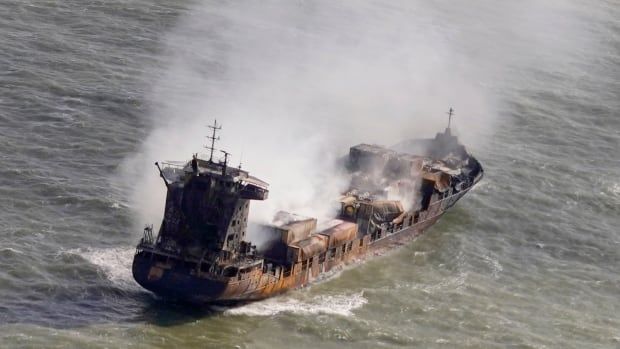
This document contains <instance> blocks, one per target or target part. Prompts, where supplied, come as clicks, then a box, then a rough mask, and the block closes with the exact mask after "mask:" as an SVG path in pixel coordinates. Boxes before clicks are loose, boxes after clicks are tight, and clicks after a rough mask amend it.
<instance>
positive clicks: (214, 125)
mask: <svg viewBox="0 0 620 349" xmlns="http://www.w3.org/2000/svg"><path fill="white" fill-rule="evenodd" d="M207 127H208V128H210V129H212V130H213V133H212V135H211V136H207V139H210V140H211V146H210V147H209V145H205V148H207V149H208V150H210V151H211V154H210V155H209V162H213V151H214V150H215V141H219V140H220V137H219V136H217V137H215V133H216V132H217V131H219V130H221V129H222V125H218V124H217V119H215V122H214V123H213V125H208V126H207Z"/></svg>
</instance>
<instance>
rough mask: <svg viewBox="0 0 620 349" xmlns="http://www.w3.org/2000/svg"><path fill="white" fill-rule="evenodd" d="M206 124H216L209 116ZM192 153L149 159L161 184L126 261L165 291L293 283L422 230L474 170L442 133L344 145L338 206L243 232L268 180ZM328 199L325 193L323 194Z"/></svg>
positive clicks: (242, 295)
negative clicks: (328, 217) (148, 222)
mask: <svg viewBox="0 0 620 349" xmlns="http://www.w3.org/2000/svg"><path fill="white" fill-rule="evenodd" d="M212 128H213V132H214V133H213V137H209V138H211V139H212V141H213V142H214V141H215V140H216V139H217V138H216V137H215V131H216V130H218V129H219V127H218V125H217V122H216V124H215V126H212ZM213 142H212V143H211V147H210V148H208V149H210V150H211V156H210V158H209V160H203V159H200V158H198V157H197V155H194V156H193V158H192V160H191V161H189V162H187V163H185V164H180V165H174V164H163V165H164V166H163V167H160V166H159V164H157V163H156V165H157V167H158V169H159V171H160V175H161V177H162V179H163V181H164V183H165V185H166V187H167V197H166V206H165V211H164V217H163V221H162V223H161V227H160V229H159V232H158V234H157V236H154V234H153V229H152V227H147V228H145V230H144V236H143V238H142V239H141V241H140V243H139V244H138V246H137V249H136V254H135V256H134V261H133V266H132V271H133V276H134V278H135V279H136V281H137V282H138V283H139V284H140V285H141V286H142V287H144V288H146V289H147V290H149V291H152V292H153V293H155V294H156V295H158V296H161V297H163V298H167V299H174V300H180V301H188V302H193V303H215V304H217V303H220V304H234V303H243V302H248V301H256V300H260V299H264V298H267V297H270V296H273V295H276V294H280V293H282V292H285V291H287V290H291V289H295V288H299V287H303V286H305V285H307V284H309V283H312V282H313V281H314V280H316V279H318V278H320V277H321V276H323V275H325V273H328V272H330V271H331V270H334V269H337V268H341V267H342V266H343V265H346V264H350V263H353V262H356V261H359V260H361V259H363V258H364V257H365V256H368V255H370V254H371V252H373V251H376V250H378V249H389V248H395V247H396V246H400V245H403V243H405V242H407V241H409V240H412V239H413V238H415V237H416V236H418V235H420V234H422V232H424V231H425V230H426V229H427V228H428V227H430V226H431V225H433V224H434V223H435V222H436V221H437V220H438V219H439V218H440V217H441V216H442V215H443V214H444V213H445V212H446V210H448V209H449V208H450V207H452V206H453V205H454V204H455V203H456V202H457V201H458V200H459V199H460V198H462V197H463V195H465V193H467V192H468V191H469V190H470V189H471V188H472V187H473V186H474V185H475V184H476V183H478V182H479V181H480V180H481V179H482V177H483V173H484V171H483V169H482V167H481V165H480V163H479V162H478V161H477V160H476V159H475V158H474V157H473V156H471V155H470V154H469V153H468V152H467V151H466V149H465V147H464V146H463V145H461V144H460V143H459V142H458V140H457V137H455V136H454V135H452V134H451V132H450V125H449V124H448V128H446V129H445V131H444V132H443V133H438V134H437V135H436V137H435V138H434V139H419V140H411V141H406V142H403V143H400V144H398V145H397V146H395V147H393V148H389V149H388V148H384V147H381V146H377V145H369V144H360V145H356V146H354V147H351V148H350V151H349V155H348V158H347V159H346V161H345V162H346V165H345V166H346V169H347V171H348V173H349V174H350V177H351V181H350V186H349V188H348V190H346V191H345V192H344V193H342V196H341V197H340V198H335V199H336V200H338V202H339V212H337V214H336V215H335V217H334V219H333V220H332V221H329V222H327V223H324V224H321V226H319V225H318V224H317V223H318V222H317V219H315V218H312V217H302V216H299V215H296V214H293V213H288V212H284V211H281V212H278V213H277V214H276V216H275V217H274V220H273V222H272V223H271V224H266V225H262V226H261V227H260V231H259V233H260V234H264V235H265V236H263V240H267V241H268V243H266V244H263V246H261V247H260V248H257V247H256V246H255V245H254V244H253V243H252V241H249V239H248V238H247V229H248V214H249V207H250V201H252V200H266V199H267V197H268V194H269V190H268V184H267V183H265V182H264V181H262V180H260V179H258V178H256V177H253V176H250V174H249V173H248V172H247V171H244V170H241V168H240V167H239V168H235V167H231V166H228V161H227V160H228V155H229V154H228V153H226V152H224V156H225V157H224V161H223V162H216V161H214V160H213V145H214V144H213ZM326 204H329V203H326Z"/></svg>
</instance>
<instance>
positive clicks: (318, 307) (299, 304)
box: [223, 292, 368, 317]
mask: <svg viewBox="0 0 620 349" xmlns="http://www.w3.org/2000/svg"><path fill="white" fill-rule="evenodd" d="M366 303H368V300H367V299H366V298H364V294H363V292H359V293H353V294H340V295H323V296H315V297H312V298H311V299H309V300H303V299H297V298H292V296H281V297H275V298H269V299H267V300H264V301H259V302H255V303H250V304H247V305H244V306H241V307H237V308H229V309H223V310H224V315H233V316H241V315H244V316H273V315H277V314H281V313H291V314H296V315H315V314H327V315H340V316H345V317H349V316H353V311H354V310H355V309H359V308H361V307H362V306H364V304H366Z"/></svg>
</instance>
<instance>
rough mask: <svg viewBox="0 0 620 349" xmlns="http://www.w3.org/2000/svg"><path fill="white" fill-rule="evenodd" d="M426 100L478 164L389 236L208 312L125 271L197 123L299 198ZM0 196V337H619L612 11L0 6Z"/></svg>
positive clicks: (418, 120) (601, 4)
mask: <svg viewBox="0 0 620 349" xmlns="http://www.w3.org/2000/svg"><path fill="white" fill-rule="evenodd" d="M449 107H453V108H455V110H456V116H455V117H454V119H453V120H452V123H453V130H454V131H455V132H456V133H457V134H458V135H459V137H460V138H461V140H462V142H463V143H464V144H465V145H466V146H467V147H468V150H469V151H470V152H472V153H473V154H474V155H475V156H476V157H477V158H478V159H479V160H480V162H481V163H482V165H483V166H484V168H485V170H486V177H485V178H484V180H483V182H482V183H481V184H480V185H479V186H478V187H477V188H475V189H474V190H473V191H472V192H470V193H469V194H468V195H467V196H466V197H465V198H464V199H462V200H461V201H460V202H459V203H458V204H457V205H456V207H454V208H453V209H452V210H451V211H449V212H448V213H447V214H446V215H445V216H444V217H443V218H442V219H441V220H440V222H439V223H438V224H436V225H435V226H433V227H432V228H431V229H430V230H429V231H427V232H426V234H425V235H423V236H422V237H420V238H419V239H417V240H416V241H414V242H413V243H411V244H410V245H407V246H404V247H402V248H400V249H398V250H396V251H393V252H391V253H388V254H385V255H381V256H375V257H373V258H371V259H369V260H367V261H366V262H365V263H363V264H362V265H359V266H357V267H351V268H347V269H345V270H343V271H341V272H340V273H338V274H337V275H333V276H332V277H331V278H330V279H329V280H327V281H324V282H322V283H319V284H316V285H313V286H311V287H308V288H305V289H301V290H297V291H293V292H290V293H288V294H286V295H283V296H280V297H276V298H272V299H269V300H266V301H263V302H258V303H254V304H249V305H246V306H241V307H238V308H231V309H229V308H213V307H204V308H197V307H187V306H184V305H181V304H174V303H169V302H165V301H163V300H160V299H157V298H156V297H154V296H153V295H152V294H150V293H148V292H146V291H145V290H143V289H141V288H140V287H139V286H138V285H137V284H136V283H135V282H134V281H133V278H132V276H131V270H130V268H131V261H132V257H133V253H134V247H135V245H136V244H137V243H138V241H139V239H140V238H141V235H142V232H141V229H142V227H143V226H144V225H145V224H154V225H155V227H156V229H157V226H158V224H159V222H160V220H161V207H162V205H163V195H165V194H164V186H163V183H161V182H160V179H159V178H158V176H157V172H156V170H155V168H154V167H153V166H152V163H153V162H154V161H158V160H187V159H190V158H191V154H192V152H199V151H202V150H203V149H202V148H201V147H202V146H203V145H204V142H205V138H204V136H206V135H207V128H206V127H205V126H206V125H207V124H209V123H211V122H212V121H213V119H214V118H217V119H218V121H219V122H221V123H222V124H223V125H224V129H223V130H222V133H221V137H222V147H223V146H227V147H229V148H230V149H232V152H233V156H236V158H233V160H234V161H235V162H242V163H243V166H244V168H246V169H249V170H250V171H251V172H252V174H254V175H256V176H258V177H260V178H263V179H265V180H267V181H268V182H270V184H271V195H270V199H269V202H272V203H273V205H279V206H281V208H287V207H288V208H293V209H299V210H303V209H306V210H311V209H312V208H313V207H314V206H316V205H314V203H313V202H312V201H313V198H315V197H316V196H317V194H320V192H322V191H323V188H331V187H332V184H333V183H332V182H334V181H335V180H332V179H331V178H330V171H329V169H326V168H327V167H328V166H326V165H325V163H328V162H329V160H331V159H333V158H334V157H336V156H340V155H344V154H346V153H347V149H348V148H347V147H348V146H350V145H353V144H354V143H359V142H372V143H379V144H385V145H391V144H395V143H397V142H399V141H401V140H402V139H406V138H408V137H417V136H422V137H427V136H433V134H434V132H437V131H441V130H442V129H443V128H444V127H445V124H446V122H447V117H446V115H445V112H446V111H447V110H448V108H449ZM326 191H327V192H329V191H328V190H326ZM0 198H1V199H0V347H2V348H175V347H178V348H619V347H620V275H619V270H620V3H618V2H617V1H616V0H593V1H578V0H545V1H542V0H541V1H534V0H524V1H518V2H507V1H504V2H498V1H491V0H475V1H460V2H455V1H448V0H434V1H423V0H413V1H402V2H401V1H388V0H375V1H370V0H369V1H356V2H353V1H351V2H335V1H309V2H305V1H304V2H301V1H296V2H293V1H237V2H219V1H207V0H205V1H190V0H178V1H166V0H107V1H106V0H97V1H95V0H62V1H61V0H2V1H0ZM261 205H263V206H261ZM265 205H270V204H268V203H265V204H261V203H253V206H252V207H253V208H254V207H256V210H255V211H252V212H253V213H254V215H253V213H252V212H251V213H250V215H251V217H253V219H255V220H256V219H259V218H258V217H259V216H260V215H261V214H262V213H261V212H263V211H264V212H268V211H269V209H270V208H271V207H268V206H265ZM287 205H288V206H287ZM282 206H284V207H282ZM253 210H254V209H253Z"/></svg>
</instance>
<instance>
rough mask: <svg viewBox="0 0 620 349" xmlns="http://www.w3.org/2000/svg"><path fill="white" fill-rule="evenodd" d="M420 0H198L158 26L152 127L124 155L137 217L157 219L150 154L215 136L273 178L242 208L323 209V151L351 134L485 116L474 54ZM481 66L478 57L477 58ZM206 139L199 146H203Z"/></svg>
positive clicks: (383, 133)
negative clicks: (160, 60)
mask: <svg viewBox="0 0 620 349" xmlns="http://www.w3.org/2000/svg"><path fill="white" fill-rule="evenodd" d="M429 6H430V5H427V2H424V1H419V2H403V4H397V3H395V2H392V1H360V2H336V1H312V2H301V1H235V2H199V3H197V4H196V5H195V6H194V7H193V8H191V9H190V10H189V11H188V12H187V14H185V15H184V16H182V17H181V18H180V19H179V23H178V25H177V26H176V27H175V28H174V30H173V31H172V32H171V33H170V34H169V35H168V36H167V37H166V38H165V40H164V46H165V50H164V51H165V53H164V54H165V58H164V61H165V62H166V66H165V69H164V71H163V72H162V71H157V72H154V74H156V75H157V76H160V78H158V81H157V83H156V84H155V86H154V88H153V91H152V93H151V96H150V98H149V101H150V104H151V117H152V123H153V132H152V133H151V134H150V136H149V137H148V139H146V140H145V142H144V144H143V147H142V149H141V151H140V152H139V153H138V154H136V155H135V156H133V157H131V158H129V159H127V161H126V165H127V166H125V167H126V172H127V173H131V176H129V175H127V177H129V178H132V183H133V184H132V186H133V188H134V190H133V194H132V201H133V203H134V207H136V208H137V209H138V216H137V219H138V223H139V224H140V225H142V224H144V223H155V225H156V226H157V225H158V224H159V222H160V221H161V216H162V212H163V205H164V197H165V188H164V186H163V184H162V183H161V179H160V178H159V177H158V175H157V172H156V171H155V169H154V168H153V166H152V163H153V162H154V161H156V160H188V159H190V158H191V154H192V153H194V152H197V151H200V150H201V149H202V147H203V146H204V144H205V143H206V142H207V140H206V138H205V136H206V135H207V134H208V129H207V127H206V126H207V125H208V124H211V123H212V122H213V120H214V119H217V120H218V122H220V123H221V124H222V125H223V130H222V131H221V133H220V137H221V140H220V141H219V143H218V144H217V147H218V148H220V149H226V150H227V151H229V152H231V153H232V154H233V157H232V163H233V165H235V166H236V165H237V164H238V163H239V162H242V166H243V168H245V169H248V170H249V171H250V172H251V174H252V175H255V176H257V177H259V178H261V179H263V180H265V181H267V182H269V183H270V184H271V187H270V189H271V190H270V191H271V192H270V198H269V199H268V200H267V201H265V202H253V203H252V207H251V212H250V219H252V220H254V221H257V220H258V221H261V220H262V221H266V220H269V219H271V218H272V216H273V213H274V212H276V211H277V210H279V209H285V210H288V211H291V212H296V213H299V214H302V215H307V216H314V217H320V218H322V217H326V216H329V210H330V205H329V203H330V201H332V200H333V199H335V198H336V197H337V194H338V193H339V192H340V190H342V189H343V188H344V186H345V185H346V184H347V183H346V180H345V179H343V178H342V176H339V175H337V173H338V170H337V168H336V166H335V165H334V164H335V162H336V161H335V160H336V159H338V158H339V157H341V156H342V155H345V154H346V153H347V152H348V148H349V147H350V146H352V145H355V144H357V143H361V142H365V143H375V144H381V145H386V146H390V145H392V144H395V143H397V142H399V141H401V140H403V139H408V138H413V137H429V136H430V137H432V136H433V135H434V133H435V132H437V131H441V130H443V128H444V127H445V126H446V124H447V116H446V115H445V112H446V111H447V109H448V108H449V107H451V106H452V107H455V109H456V110H457V119H456V121H455V123H456V125H457V126H456V129H457V131H458V129H459V128H460V129H466V130H467V132H461V134H463V135H464V136H466V138H465V140H464V141H465V142H467V141H472V143H473V141H474V140H477V139H479V137H478V135H479V133H480V130H481V129H482V126H485V125H489V124H490V122H491V121H492V120H491V115H492V114H493V113H492V106H493V102H494V101H493V100H492V98H489V96H488V95H487V93H486V90H485V88H484V87H483V86H482V84H481V83H480V81H481V76H482V75H483V74H482V72H481V68H480V66H479V64H478V62H475V61H472V56H471V55H468V54H467V52H464V51H463V50H461V49H460V48H459V47H458V46H456V45H455V43H454V41H453V40H452V38H451V35H452V32H451V30H452V29H451V28H449V27H448V28H446V27H443V24H438V23H437V22H436V20H437V13H436V12H435V11H437V9H435V8H430V7H429ZM484 69H485V70H491V69H490V67H489V66H487V67H485V68H484ZM203 150H204V149H203Z"/></svg>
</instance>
